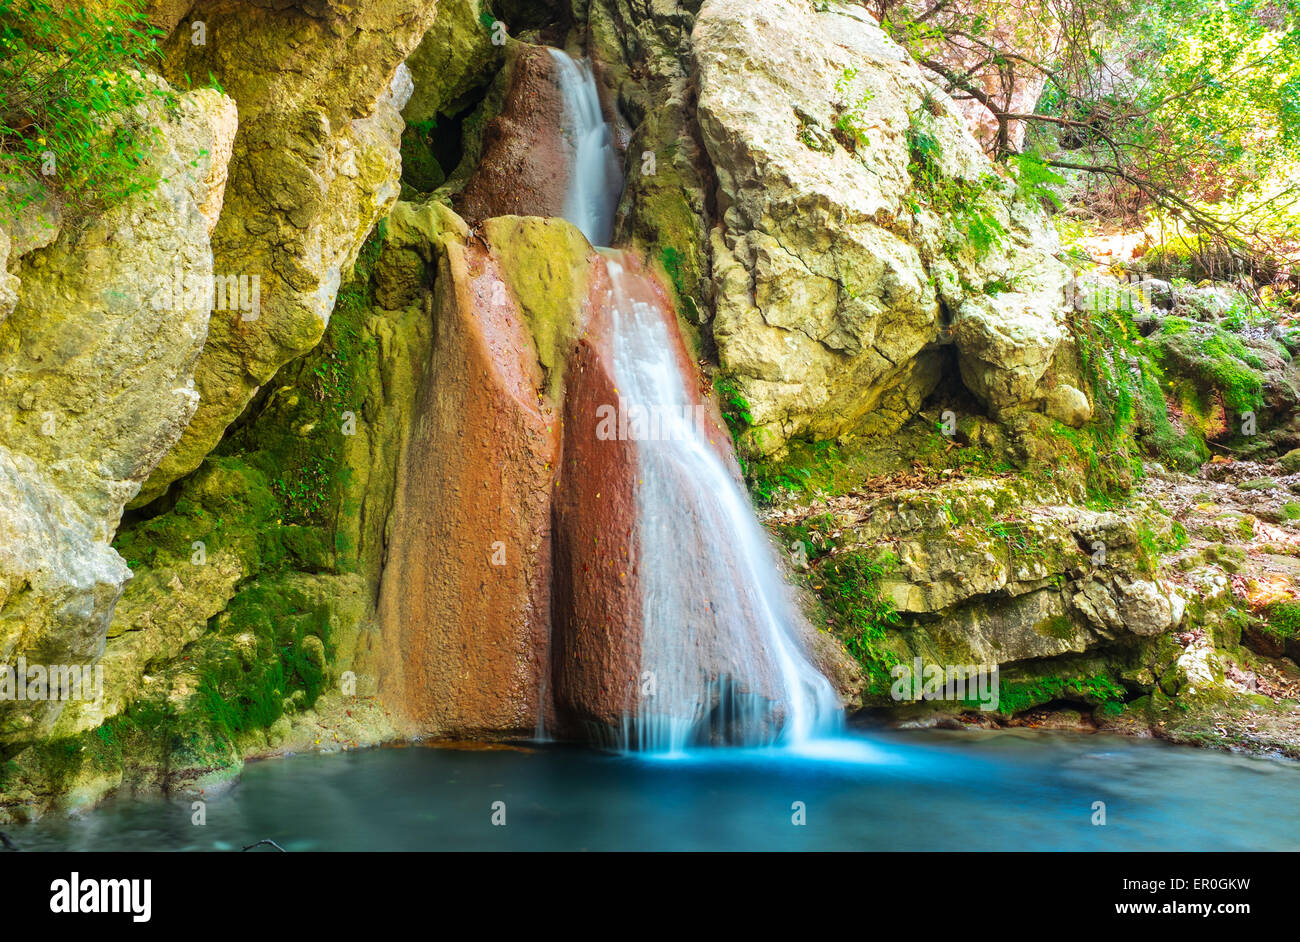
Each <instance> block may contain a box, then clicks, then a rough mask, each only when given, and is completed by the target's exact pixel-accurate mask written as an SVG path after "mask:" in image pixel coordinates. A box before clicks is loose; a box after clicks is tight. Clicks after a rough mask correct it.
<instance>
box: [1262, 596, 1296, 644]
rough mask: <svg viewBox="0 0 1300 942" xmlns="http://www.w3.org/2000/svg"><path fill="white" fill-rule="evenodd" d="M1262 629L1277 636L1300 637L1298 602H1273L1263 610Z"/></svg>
mask: <svg viewBox="0 0 1300 942" xmlns="http://www.w3.org/2000/svg"><path fill="white" fill-rule="evenodd" d="M1264 630H1265V631H1267V632H1268V633H1269V634H1271V635H1274V636H1276V637H1278V638H1286V639H1292V638H1300V602H1273V603H1272V604H1270V605H1269V606H1268V607H1267V608H1266V609H1265V610H1264Z"/></svg>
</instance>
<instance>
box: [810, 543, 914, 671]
mask: <svg viewBox="0 0 1300 942" xmlns="http://www.w3.org/2000/svg"><path fill="white" fill-rule="evenodd" d="M897 564H898V559H897V557H894V556H892V555H890V554H883V555H879V554H871V553H868V552H861V551H859V552H851V553H843V554H839V555H836V556H831V557H827V558H826V559H824V560H823V561H822V562H821V563H820V564H819V565H818V566H817V567H816V569H815V571H814V572H813V574H812V576H811V584H812V587H813V589H814V591H816V592H817V594H818V596H819V597H820V599H821V601H822V603H823V605H824V606H825V608H826V611H827V613H828V614H829V615H830V618H831V620H832V621H833V623H834V626H835V633H836V634H837V635H838V636H839V638H840V640H841V641H843V642H844V646H845V648H846V649H848V652H849V653H850V654H851V655H853V657H855V658H856V659H857V661H858V663H859V664H861V665H862V669H863V671H864V672H865V674H866V678H867V684H868V687H867V690H868V692H869V693H872V694H877V695H879V694H884V693H887V692H888V690H889V685H890V682H891V679H890V676H889V672H890V669H891V668H892V667H893V666H894V665H895V664H897V663H898V656H897V654H895V653H894V652H893V651H892V650H891V649H890V647H889V645H888V641H889V632H890V629H891V628H892V627H893V626H895V625H897V624H898V623H899V615H898V612H897V611H896V610H895V609H894V605H893V603H892V602H891V601H890V600H889V599H887V598H885V597H884V594H883V593H882V592H881V579H882V578H883V577H884V576H885V575H887V574H888V573H889V572H890V571H892V569H893V568H894V567H895V566H897Z"/></svg>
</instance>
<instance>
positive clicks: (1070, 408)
mask: <svg viewBox="0 0 1300 942" xmlns="http://www.w3.org/2000/svg"><path fill="white" fill-rule="evenodd" d="M1047 414H1048V416H1049V417H1050V418H1053V419H1055V420H1056V421H1058V422H1060V423H1061V424H1062V425H1068V426H1070V428H1080V427H1081V426H1082V425H1083V424H1084V423H1085V422H1087V421H1088V420H1089V419H1090V418H1092V406H1091V405H1089V404H1088V397H1087V396H1085V395H1084V394H1083V393H1082V392H1080V391H1079V390H1077V389H1075V388H1074V387H1073V386H1070V385H1068V384H1065V383H1062V384H1061V385H1060V386H1057V387H1056V388H1055V389H1053V390H1052V391H1051V392H1050V393H1048V394H1047Z"/></svg>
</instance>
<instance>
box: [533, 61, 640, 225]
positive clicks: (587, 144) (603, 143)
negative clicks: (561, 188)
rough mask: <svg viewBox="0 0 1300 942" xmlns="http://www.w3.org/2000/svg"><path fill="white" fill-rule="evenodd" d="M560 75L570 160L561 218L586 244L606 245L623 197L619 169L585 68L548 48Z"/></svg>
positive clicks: (588, 67) (586, 64) (593, 81)
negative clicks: (565, 220) (571, 152)
mask: <svg viewBox="0 0 1300 942" xmlns="http://www.w3.org/2000/svg"><path fill="white" fill-rule="evenodd" d="M550 53H551V57H552V58H553V59H554V60H555V67H556V70H557V71H558V72H559V76H560V91H561V93H562V94H563V95H564V110H565V113H566V116H567V118H568V124H569V126H568V127H566V128H564V131H563V133H564V136H565V139H566V140H567V142H568V144H569V146H570V148H572V150H573V157H572V158H571V163H570V164H569V167H570V173H569V185H568V188H567V189H566V191H565V195H564V218H565V219H567V220H568V221H569V222H571V223H573V224H574V225H575V226H577V227H578V228H579V229H581V230H582V234H583V235H585V236H586V237H587V241H588V242H590V243H591V244H592V245H609V242H610V239H612V238H613V235H614V212H615V210H616V209H617V208H618V200H619V197H620V196H621V195H622V193H623V171H622V169H621V168H620V166H619V160H618V153H617V151H615V149H614V135H613V134H612V133H611V131H610V129H609V124H608V123H607V122H606V121H605V115H604V113H603V112H602V111H601V110H600V95H599V94H598V93H597V91H596V78H595V76H594V75H593V74H592V71H591V64H590V63H589V62H587V61H585V60H584V61H581V62H579V61H577V60H575V59H574V58H573V57H572V56H570V55H568V54H567V53H565V52H562V51H561V50H559V49H551V50H550Z"/></svg>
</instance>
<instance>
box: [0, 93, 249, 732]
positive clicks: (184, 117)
mask: <svg viewBox="0 0 1300 942" xmlns="http://www.w3.org/2000/svg"><path fill="white" fill-rule="evenodd" d="M128 120H131V121H140V122H145V123H148V124H150V125H153V126H154V127H156V128H158V130H159V132H160V133H159V134H158V136H157V141H156V144H155V146H154V148H153V151H152V153H151V155H150V159H151V161H152V162H153V166H154V169H155V170H156V171H157V172H158V176H159V181H160V182H159V183H158V184H157V186H156V187H155V188H154V190H153V191H152V192H149V193H144V194H140V195H139V196H136V197H132V198H130V199H128V200H127V201H126V202H124V203H122V204H120V205H118V206H116V207H114V208H112V209H111V210H109V211H107V212H106V213H104V214H102V215H101V216H98V217H96V218H93V219H91V220H89V221H88V222H87V224H86V225H84V226H82V227H78V228H66V229H64V230H63V231H58V233H57V238H55V239H54V240H53V241H52V242H50V243H49V244H48V245H45V246H44V247H43V248H33V249H30V250H28V251H26V253H25V254H24V255H23V256H22V257H21V259H20V260H19V263H18V265H17V267H16V273H17V276H18V279H19V280H20V281H21V287H20V288H19V290H18V297H17V301H16V304H15V306H14V309H13V311H12V313H11V314H10V315H9V316H8V317H7V318H6V319H4V321H3V322H2V323H0V441H3V442H4V449H3V450H4V455H3V458H0V465H3V467H4V472H3V477H4V480H5V484H4V489H5V492H6V499H4V500H3V501H0V546H2V547H3V548H2V549H0V662H3V663H7V664H12V663H14V662H15V660H16V658H18V657H19V656H25V657H26V658H27V660H28V661H29V662H30V663H56V664H68V665H73V664H83V665H88V664H90V663H93V662H94V660H95V659H96V658H97V657H98V656H99V654H100V652H101V650H102V648H103V643H104V636H105V632H106V630H107V627H108V623H109V620H110V619H111V617H112V614H113V610H114V606H115V604H116V603H117V600H118V596H119V595H120V593H121V590H122V585H123V583H124V582H125V581H126V580H127V579H128V578H129V577H130V573H129V571H128V570H127V568H126V566H125V565H124V564H123V562H122V560H121V559H120V558H119V557H118V556H117V554H116V553H115V552H113V550H112V549H111V548H110V547H109V545H108V544H109V541H110V539H111V538H112V536H113V533H114V531H115V530H116V528H117V525H118V521H119V519H120V517H121V514H122V509H123V506H124V505H125V504H126V503H127V502H128V501H129V500H131V499H132V498H133V497H134V496H135V495H136V492H137V491H138V490H139V488H140V486H141V484H142V482H143V481H144V480H145V479H146V478H147V477H148V476H149V474H150V473H151V472H152V471H153V469H154V468H155V467H156V466H157V464H158V463H159V462H160V461H161V460H162V458H163V456H164V455H166V453H167V452H168V450H169V449H170V448H171V447H172V446H173V445H174V444H175V442H176V441H177V440H178V439H179V437H180V436H181V434H182V431H183V430H184V428H185V427H186V424H187V423H188V422H189V421H190V418H191V417H192V416H193V414H194V410H195V408H196V406H197V403H198V395H197V393H196V391H195V388H194V385H193V376H194V370H195V364H196V362H197V360H198V357H199V355H200V351H201V349H202V348H203V344H204V339H205V337H206V336H207V330H208V316H209V311H210V306H211V305H210V300H209V294H208V289H209V288H210V282H211V276H212V251H211V247H210V243H209V236H210V234H211V232H212V229H213V226H214V224H215V222H216V215H215V214H216V212H217V211H218V210H219V207H220V204H221V190H222V188H223V187H224V185H225V167H224V160H225V159H226V157H227V156H228V155H229V153H230V142H231V140H232V139H233V137H234V135H235V129H236V123H237V118H236V114H235V109H234V105H233V103H232V102H231V101H230V99H229V98H227V97H226V96H224V95H222V94H220V93H218V92H216V91H214V90H212V89H204V90H199V91H193V92H187V93H184V94H182V95H180V96H179V100H178V102H177V104H176V106H175V107H174V108H167V107H165V106H164V105H162V104H161V103H149V104H146V105H142V106H140V108H139V110H138V112H137V113H134V114H132V115H130V116H128ZM43 231H44V232H45V233H51V232H52V230H51V229H49V228H45V229H43ZM53 231H57V230H53ZM45 238H46V237H45V236H38V237H36V242H37V243H39V242H40V241H43V240H45ZM26 244H27V245H31V244H33V243H32V242H31V241H30V240H28V241H27V242H26ZM185 279H188V280H185ZM182 280H185V283H184V285H183V287H181V288H180V290H177V282H178V281H182ZM53 658H57V660H50V659H53ZM41 659H43V660H41ZM61 707H62V704H61V703H59V702H58V701H52V702H47V703H42V704H33V703H30V702H29V703H14V702H6V703H4V704H3V705H0V745H7V744H8V743H9V742H12V741H14V740H15V738H25V737H27V736H33V735H37V734H39V733H40V732H42V731H43V730H44V729H45V728H48V725H49V724H50V723H52V722H53V721H54V719H55V718H56V717H57V715H58V713H59V710H60V709H61Z"/></svg>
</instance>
